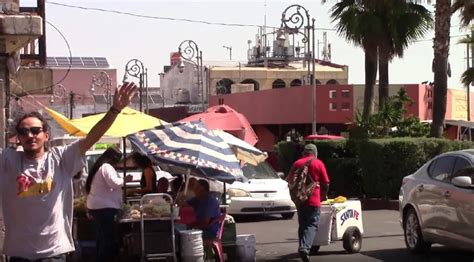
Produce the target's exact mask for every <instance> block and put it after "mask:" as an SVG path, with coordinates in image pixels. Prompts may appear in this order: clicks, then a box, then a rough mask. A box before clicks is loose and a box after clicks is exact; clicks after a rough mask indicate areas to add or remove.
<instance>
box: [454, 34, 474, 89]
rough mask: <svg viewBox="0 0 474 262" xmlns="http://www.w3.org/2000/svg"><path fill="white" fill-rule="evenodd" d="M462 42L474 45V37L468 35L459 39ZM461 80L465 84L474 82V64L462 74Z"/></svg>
mask: <svg viewBox="0 0 474 262" xmlns="http://www.w3.org/2000/svg"><path fill="white" fill-rule="evenodd" d="M458 43H460V44H466V45H471V46H472V45H474V37H472V36H471V37H466V38H463V39H461V40H459V42H458ZM461 82H462V83H463V85H465V86H467V87H468V86H469V85H470V84H471V83H472V82H474V66H472V65H471V67H470V68H468V69H467V70H466V71H464V73H463V74H462V75H461Z"/></svg>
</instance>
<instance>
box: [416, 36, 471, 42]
mask: <svg viewBox="0 0 474 262" xmlns="http://www.w3.org/2000/svg"><path fill="white" fill-rule="evenodd" d="M465 36H466V35H452V36H450V37H449V38H457V37H465ZM428 41H433V38H432V39H422V40H416V41H413V42H428Z"/></svg>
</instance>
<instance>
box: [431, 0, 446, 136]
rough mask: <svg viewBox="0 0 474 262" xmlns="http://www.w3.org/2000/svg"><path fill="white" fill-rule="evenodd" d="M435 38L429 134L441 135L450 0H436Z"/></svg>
mask: <svg viewBox="0 0 474 262" xmlns="http://www.w3.org/2000/svg"><path fill="white" fill-rule="evenodd" d="M435 9H436V11H435V38H434V41H433V51H434V60H433V72H434V92H433V124H432V125H431V132H430V135H431V136H433V137H441V136H442V134H443V123H444V117H445V114H446V99H447V93H448V74H447V73H448V55H449V37H450V32H449V29H450V27H451V0H436V5H435Z"/></svg>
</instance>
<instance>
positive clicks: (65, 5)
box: [46, 1, 336, 31]
mask: <svg viewBox="0 0 474 262" xmlns="http://www.w3.org/2000/svg"><path fill="white" fill-rule="evenodd" d="M46 3H48V4H51V5H57V6H62V7H68V8H75V9H81V10H86V11H97V12H104V13H112V14H118V15H126V16H132V17H137V18H146V19H154V20H166V21H178V22H187V23H196V24H205V25H218V26H232V27H256V28H261V27H263V26H261V25H254V24H239V23H223V22H210V21H205V20H195V19H186V18H175V17H163V16H152V15H142V14H136V13H130V12H123V11H117V10H112V9H104V8H97V7H85V6H78V5H69V4H63V3H58V2H54V1H47V2H46ZM266 27H268V28H273V29H278V28H279V27H276V26H266ZM315 30H318V31H336V30H335V29H333V28H321V27H318V28H315Z"/></svg>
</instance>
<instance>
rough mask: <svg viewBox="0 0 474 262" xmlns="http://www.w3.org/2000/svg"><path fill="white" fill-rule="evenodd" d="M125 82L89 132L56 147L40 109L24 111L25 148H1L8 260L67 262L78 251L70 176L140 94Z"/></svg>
mask: <svg viewBox="0 0 474 262" xmlns="http://www.w3.org/2000/svg"><path fill="white" fill-rule="evenodd" d="M136 90H137V86H136V85H135V84H134V83H127V82H125V83H124V85H123V86H122V87H121V88H120V89H117V90H116V91H115V94H114V99H113V105H112V107H111V108H110V110H109V111H108V112H107V113H106V114H105V116H104V117H103V118H102V119H101V120H100V121H99V122H97V124H96V125H95V126H94V127H93V128H92V129H91V130H90V132H89V133H88V134H87V136H86V137H84V138H82V139H80V140H78V141H76V142H74V143H72V144H70V145H67V146H64V147H52V148H50V149H49V150H48V149H47V148H46V146H45V143H46V141H47V140H48V139H49V135H50V134H49V125H48V123H47V122H46V121H45V119H44V118H43V116H42V115H41V114H40V113H38V112H32V113H27V114H25V115H23V116H22V117H21V118H20V119H19V121H18V123H17V124H16V133H17V136H18V139H19V142H20V145H21V146H22V147H23V151H16V150H11V149H5V150H3V152H2V153H1V154H0V194H1V199H2V205H3V219H4V222H5V242H4V249H3V250H4V253H5V254H6V255H7V256H9V261H10V262H18V261H41V262H51V261H55V262H65V261H66V254H67V253H69V252H72V251H74V242H73V238H72V228H71V225H72V213H73V201H72V198H73V189H72V188H73V187H72V184H73V183H72V179H73V176H74V175H76V174H77V173H78V172H79V171H81V170H82V168H83V167H84V166H85V153H86V151H87V150H89V148H91V147H92V145H94V144H95V143H96V142H97V141H98V140H99V139H100V138H101V137H102V136H103V135H104V134H105V132H106V131H107V130H108V129H109V128H110V126H112V124H113V122H114V121H115V119H116V118H117V116H118V114H119V113H120V111H122V109H123V108H124V107H125V106H127V105H128V104H129V103H130V100H131V99H132V97H133V96H134V95H135V94H136Z"/></svg>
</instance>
